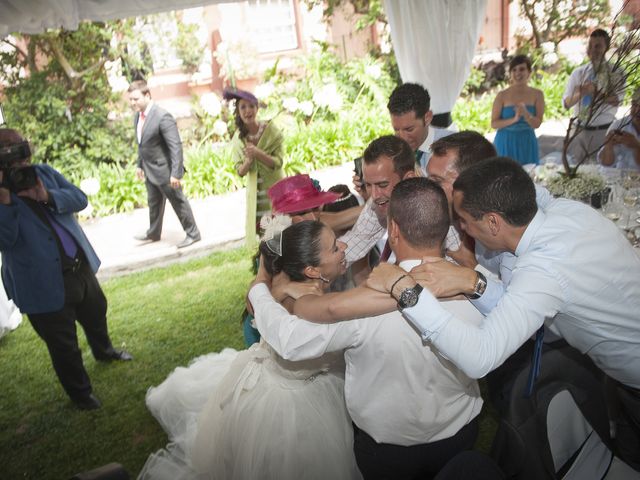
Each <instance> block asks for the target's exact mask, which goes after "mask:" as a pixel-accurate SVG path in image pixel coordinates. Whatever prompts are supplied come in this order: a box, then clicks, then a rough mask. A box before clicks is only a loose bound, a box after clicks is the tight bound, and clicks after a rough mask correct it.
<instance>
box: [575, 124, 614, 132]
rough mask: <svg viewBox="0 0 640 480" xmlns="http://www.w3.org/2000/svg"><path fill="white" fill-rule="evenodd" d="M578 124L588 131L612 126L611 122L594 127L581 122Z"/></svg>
mask: <svg viewBox="0 0 640 480" xmlns="http://www.w3.org/2000/svg"><path fill="white" fill-rule="evenodd" d="M578 126H579V127H581V128H582V129H583V130H586V131H587V132H595V131H597V130H606V129H607V128H609V127H610V126H611V123H607V124H605V125H594V126H593V127H589V126H587V125H580V124H578Z"/></svg>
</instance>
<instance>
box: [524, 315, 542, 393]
mask: <svg viewBox="0 0 640 480" xmlns="http://www.w3.org/2000/svg"><path fill="white" fill-rule="evenodd" d="M543 339H544V325H543V326H542V327H540V328H539V329H538V331H537V332H536V343H535V345H534V347H533V357H532V358H531V369H530V370H529V379H528V380H527V388H526V389H525V391H524V398H529V397H530V396H531V394H532V393H533V387H534V385H535V383H536V379H537V378H538V375H540V364H541V363H542V344H543V342H542V340H543Z"/></svg>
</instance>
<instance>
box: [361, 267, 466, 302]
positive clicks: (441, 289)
mask: <svg viewBox="0 0 640 480" xmlns="http://www.w3.org/2000/svg"><path fill="white" fill-rule="evenodd" d="M402 275H406V272H405V271H404V270H403V269H402V268H400V267H398V266H396V265H393V264H391V263H381V264H380V265H378V266H377V267H375V268H374V269H373V271H372V272H371V274H370V275H369V278H367V280H366V282H365V285H366V286H367V287H369V288H371V289H373V290H377V291H380V292H388V293H390V292H391V288H392V287H393V285H394V283H395V282H396V281H397V280H398V279H399V278H400V276H402ZM409 275H410V276H411V278H412V279H413V280H414V281H415V282H416V283H419V284H420V285H422V287H423V288H426V289H428V290H429V291H430V292H431V293H432V294H433V295H434V296H435V297H437V298H450V297H455V296H456V295H459V294H460V293H471V292H472V291H473V287H474V285H475V280H476V272H475V270H473V269H471V268H467V267H462V266H459V265H455V264H454V263H451V262H449V261H447V260H445V259H444V258H440V257H424V258H423V259H422V263H421V264H420V265H417V266H415V267H414V268H413V269H412V270H411V271H410V272H409ZM393 293H394V294H395V295H396V296H397V293H398V292H397V291H396V292H393Z"/></svg>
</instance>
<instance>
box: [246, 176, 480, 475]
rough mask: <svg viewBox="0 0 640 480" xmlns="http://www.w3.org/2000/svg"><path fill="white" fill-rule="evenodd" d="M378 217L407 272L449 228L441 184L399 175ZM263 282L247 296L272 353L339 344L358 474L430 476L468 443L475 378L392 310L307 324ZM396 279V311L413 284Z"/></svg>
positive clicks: (476, 400) (466, 310)
mask: <svg viewBox="0 0 640 480" xmlns="http://www.w3.org/2000/svg"><path fill="white" fill-rule="evenodd" d="M388 225H389V243H390V246H391V248H392V249H393V251H394V253H395V254H396V258H397V259H398V261H399V262H400V266H401V267H402V268H403V269H405V270H407V271H408V270H410V269H411V268H412V267H413V266H415V265H417V264H418V263H420V260H419V259H421V258H422V257H424V256H428V255H436V256H438V255H441V254H442V244H443V241H444V239H445V236H446V235H447V231H448V229H449V209H448V206H447V199H446V197H445V194H444V192H443V191H442V189H441V188H440V187H439V186H438V185H437V184H436V183H434V182H433V181H431V180H429V179H427V178H409V179H406V180H403V181H402V182H400V183H398V185H397V186H396V187H395V189H394V190H393V193H392V195H391V199H390V206H389V222H388ZM265 281H266V278H265V277H264V272H259V273H258V278H257V279H256V282H258V283H256V284H255V285H254V286H253V287H252V289H251V291H250V292H249V299H250V301H251V303H252V305H253V308H254V310H255V316H256V323H257V325H258V329H259V330H260V333H261V334H262V336H263V337H264V338H265V340H266V341H267V342H268V343H269V345H271V346H272V347H273V348H274V349H275V350H276V351H277V353H278V354H279V355H280V356H282V357H283V358H285V359H287V360H303V359H309V358H317V357H320V356H321V355H323V354H324V353H325V352H329V351H342V350H344V357H345V361H346V364H347V367H346V374H345V399H346V403H347V408H348V410H349V413H350V415H351V418H352V419H353V422H354V425H355V435H354V451H355V455H356V461H357V463H358V467H359V468H360V471H361V472H362V474H363V476H364V478H365V479H377V478H398V479H401V478H407V479H409V478H418V477H431V476H434V475H435V474H436V473H437V472H438V471H439V470H440V469H441V468H442V467H443V466H444V465H445V463H447V461H448V460H449V459H450V458H452V457H453V456H455V455H456V454H457V453H459V452H461V451H463V450H467V449H471V448H472V447H473V444H474V441H475V438H476V436H477V432H478V425H477V420H476V417H477V415H478V414H479V413H480V409H481V407H482V399H481V397H480V392H479V389H478V384H477V383H476V382H475V381H473V380H471V379H469V378H468V377H466V376H465V375H464V374H463V373H462V372H461V371H460V370H459V369H458V368H456V367H455V366H454V365H452V364H451V363H450V362H448V361H447V360H446V359H444V358H443V357H441V356H440V355H438V354H437V352H436V351H434V350H432V349H431V348H430V347H428V346H425V345H423V343H422V341H421V340H420V338H419V336H418V335H416V332H415V330H414V329H413V328H412V327H411V325H410V324H409V323H407V321H406V320H404V318H403V317H402V315H401V313H400V312H399V311H393V312H391V313H388V314H384V315H379V316H377V317H371V318H362V319H358V320H353V321H347V322H341V323H335V324H316V323H310V322H307V321H304V320H301V319H299V318H298V317H296V316H294V315H290V314H289V313H288V312H287V310H285V309H284V308H283V307H282V306H281V305H280V304H278V303H276V301H275V300H274V299H273V297H272V296H271V294H270V292H269V290H268V288H267V285H265V284H264V283H260V282H265ZM414 283H415V282H414ZM402 284H403V278H402V277H400V278H399V281H398V282H396V285H394V288H393V289H392V295H393V296H394V297H395V299H396V300H398V307H399V309H400V310H401V309H402V308H405V307H408V306H411V305H412V302H413V301H414V300H417V296H418V293H419V290H420V288H421V287H420V286H417V287H416V288H413V289H412V288H409V289H406V290H404V291H403V290H402V288H401V287H402ZM348 293H349V292H345V293H344V294H340V295H346V294H348ZM299 301H304V299H301V300H299ZM442 305H443V307H444V308H446V309H450V310H451V311H452V312H453V311H455V312H457V314H458V315H459V316H461V317H464V318H466V319H467V320H468V321H474V322H479V321H480V320H481V315H480V314H479V312H478V311H477V310H476V309H475V308H474V307H473V306H472V305H471V303H469V302H468V301H467V300H463V301H449V302H443V304H442Z"/></svg>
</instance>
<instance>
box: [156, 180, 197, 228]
mask: <svg viewBox="0 0 640 480" xmlns="http://www.w3.org/2000/svg"><path fill="white" fill-rule="evenodd" d="M145 184H146V186H147V201H148V203H149V230H147V237H149V238H154V239H159V238H160V235H161V234H162V220H163V219H164V207H165V205H166V201H167V199H168V200H169V203H170V204H171V206H172V207H173V211H174V212H176V215H177V216H178V220H180V224H181V225H182V228H183V229H184V231H185V233H186V234H187V235H188V236H190V237H197V236H198V235H200V232H199V230H198V227H197V226H196V221H195V218H194V217H193V212H192V211H191V205H189V200H187V197H185V195H184V193H183V192H182V187H180V188H172V187H171V185H169V184H167V185H154V184H153V183H151V182H150V181H149V180H148V179H147V180H146V182H145Z"/></svg>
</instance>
